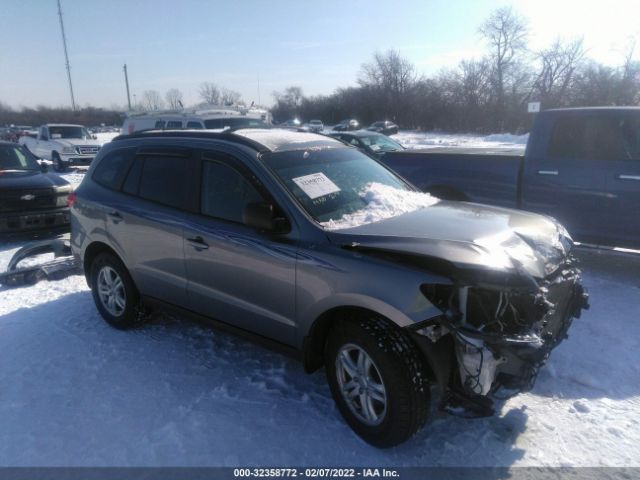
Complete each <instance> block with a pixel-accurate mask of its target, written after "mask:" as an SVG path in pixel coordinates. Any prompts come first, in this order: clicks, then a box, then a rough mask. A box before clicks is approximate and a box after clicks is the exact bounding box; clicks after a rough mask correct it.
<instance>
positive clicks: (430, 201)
mask: <svg viewBox="0 0 640 480" xmlns="http://www.w3.org/2000/svg"><path fill="white" fill-rule="evenodd" d="M360 196H361V197H362V199H363V200H364V201H365V202H367V206H366V207H365V208H363V209H362V210H358V211H356V212H353V213H347V214H345V215H343V216H342V218H340V219H339V220H329V221H328V222H322V226H323V227H325V228H326V229H328V230H339V229H343V228H351V227H357V226H360V225H365V224H367V223H373V222H378V221H380V220H384V219H385V218H391V217H396V216H398V215H402V214H403V213H408V212H413V211H415V210H419V209H421V208H426V207H430V206H431V205H434V204H435V203H437V202H438V199H437V198H436V197H433V196H431V195H429V194H428V193H421V192H412V191H409V190H400V189H398V188H394V187H390V186H388V185H383V184H382V183H370V184H368V185H367V186H365V187H364V189H363V190H362V192H360Z"/></svg>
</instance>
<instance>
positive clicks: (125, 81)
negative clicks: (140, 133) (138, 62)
mask: <svg viewBox="0 0 640 480" xmlns="http://www.w3.org/2000/svg"><path fill="white" fill-rule="evenodd" d="M123 69H124V83H125V84H126V85H127V105H129V111H131V95H129V76H128V75H127V64H126V63H125V64H124V67H123Z"/></svg>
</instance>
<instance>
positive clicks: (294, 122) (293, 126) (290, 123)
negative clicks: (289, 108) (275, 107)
mask: <svg viewBox="0 0 640 480" xmlns="http://www.w3.org/2000/svg"><path fill="white" fill-rule="evenodd" d="M278 128H286V129H287V130H298V129H300V128H302V122H301V121H300V120H298V119H297V118H291V119H289V120H287V121H285V122H282V123H280V124H279V125H278Z"/></svg>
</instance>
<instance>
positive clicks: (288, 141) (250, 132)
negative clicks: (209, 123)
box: [112, 128, 344, 152]
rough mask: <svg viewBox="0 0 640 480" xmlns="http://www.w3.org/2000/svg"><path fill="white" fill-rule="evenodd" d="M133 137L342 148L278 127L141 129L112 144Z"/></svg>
mask: <svg viewBox="0 0 640 480" xmlns="http://www.w3.org/2000/svg"><path fill="white" fill-rule="evenodd" d="M133 138H194V139H212V140H225V141H227V142H234V143H239V144H242V145H245V146H249V147H251V148H254V149H255V150H258V151H260V152H265V151H267V152H283V151H291V150H304V149H309V148H342V147H344V144H343V143H342V142H340V141H339V140H334V139H333V138H329V137H326V136H324V135H318V134H316V133H308V132H295V131H292V130H284V129H280V128H241V129H237V130H230V129H227V130H222V131H220V130H217V131H212V130H140V131H137V132H134V133H132V134H131V135H120V136H118V137H116V138H114V139H113V140H112V141H113V142H117V141H121V140H128V139H133Z"/></svg>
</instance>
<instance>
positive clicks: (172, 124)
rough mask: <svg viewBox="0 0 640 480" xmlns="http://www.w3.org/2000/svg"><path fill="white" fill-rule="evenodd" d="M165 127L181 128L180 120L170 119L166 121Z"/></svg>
mask: <svg viewBox="0 0 640 480" xmlns="http://www.w3.org/2000/svg"><path fill="white" fill-rule="evenodd" d="M167 128H168V129H174V130H175V129H181V128H182V122H181V121H176V120H172V121H169V122H167Z"/></svg>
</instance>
